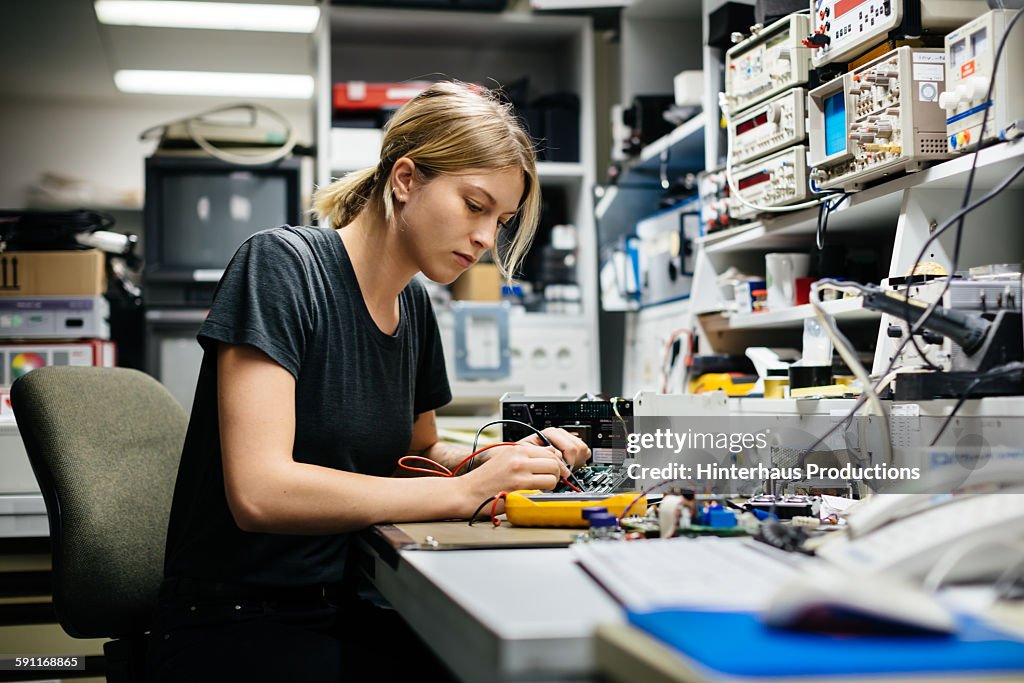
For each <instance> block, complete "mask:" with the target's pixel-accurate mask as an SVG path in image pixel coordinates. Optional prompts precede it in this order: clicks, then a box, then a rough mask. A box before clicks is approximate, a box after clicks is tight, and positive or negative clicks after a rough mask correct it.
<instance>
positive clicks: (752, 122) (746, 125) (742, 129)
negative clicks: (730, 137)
mask: <svg viewBox="0 0 1024 683" xmlns="http://www.w3.org/2000/svg"><path fill="white" fill-rule="evenodd" d="M766 123H768V112H766V111H763V112H761V113H760V114H758V115H757V116H755V117H754V118H752V119H747V120H746V121H744V122H743V123H740V124H737V125H736V135H743V134H744V133H746V132H747V131H750V130H754V129H755V128H757V127H758V126H763V125H764V124H766Z"/></svg>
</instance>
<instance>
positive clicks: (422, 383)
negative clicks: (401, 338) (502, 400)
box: [413, 281, 452, 415]
mask: <svg viewBox="0 0 1024 683" xmlns="http://www.w3.org/2000/svg"><path fill="white" fill-rule="evenodd" d="M413 287H414V297H413V299H414V301H415V302H416V306H417V308H418V309H419V311H418V313H419V316H418V317H419V318H420V319H421V320H423V324H422V329H421V335H420V353H419V367H418V368H417V372H416V395H415V398H414V401H413V412H414V413H415V414H416V415H420V414H422V413H425V412H428V411H430V410H435V409H437V408H440V407H441V406H444V405H447V404H448V403H450V402H451V400H452V390H451V386H450V385H449V384H448V370H447V368H446V367H445V362H444V347H443V346H442V345H441V331H440V330H439V329H438V326H437V317H436V316H435V315H434V307H433V306H432V305H431V303H430V297H429V296H428V295H427V292H426V290H425V289H424V288H423V285H421V284H420V283H418V282H415V281H414V282H413Z"/></svg>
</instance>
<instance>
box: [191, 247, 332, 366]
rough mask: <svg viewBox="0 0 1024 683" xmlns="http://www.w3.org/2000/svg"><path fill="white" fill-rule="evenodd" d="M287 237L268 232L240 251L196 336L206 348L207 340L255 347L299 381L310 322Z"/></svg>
mask: <svg viewBox="0 0 1024 683" xmlns="http://www.w3.org/2000/svg"><path fill="white" fill-rule="evenodd" d="M288 236H289V233H287V232H286V231H285V230H283V229H280V228H279V229H275V230H267V231H264V232H260V233H257V234H255V235H253V236H252V237H250V238H249V239H248V240H247V241H246V242H245V243H244V244H242V246H241V247H239V248H238V251H237V252H235V255H234V257H232V259H231V262H230V263H229V264H228V267H227V269H225V271H224V276H223V277H222V278H221V281H220V284H219V285H218V287H217V292H216V294H215V295H214V300H213V305H212V307H211V308H210V314H209V315H208V316H207V318H206V321H205V322H204V323H203V325H202V327H200V329H199V333H198V337H199V342H200V344H202V345H203V348H204V349H207V350H209V342H210V341H215V342H223V343H226V344H247V345H249V346H253V347H256V348H257V349H259V350H260V351H262V352H263V353H265V354H267V355H268V356H270V358H271V359H273V360H274V361H275V362H276V363H278V364H279V365H281V366H282V367H283V368H285V369H286V370H288V372H290V373H291V374H292V375H293V376H294V377H295V378H296V379H298V376H299V368H300V366H301V361H302V358H303V356H304V353H305V349H306V345H307V343H308V342H309V340H310V338H311V336H312V327H313V320H314V318H313V311H312V303H311V296H310V288H309V278H308V276H307V274H306V271H305V268H304V266H303V261H302V258H301V255H300V253H299V250H298V249H297V246H296V244H295V243H294V242H292V241H291V240H289V239H288Z"/></svg>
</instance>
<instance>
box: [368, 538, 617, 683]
mask: <svg viewBox="0 0 1024 683" xmlns="http://www.w3.org/2000/svg"><path fill="white" fill-rule="evenodd" d="M400 558H401V561H400V562H399V563H398V566H397V568H395V569H392V568H391V567H390V566H389V565H387V564H386V563H385V562H383V561H382V560H381V559H380V558H379V557H378V558H377V559H376V562H375V567H374V574H375V576H374V582H375V583H376V585H377V587H378V589H379V590H380V591H381V593H383V594H384V596H385V597H386V598H387V599H388V600H389V601H390V602H391V604H392V605H393V606H394V607H395V608H396V609H397V610H398V611H399V612H400V613H401V614H402V616H403V617H404V618H405V619H406V620H407V621H408V622H409V623H410V624H411V625H412V627H413V628H414V629H416V631H417V632H418V633H419V634H420V636H421V637H422V638H423V639H424V640H425V641H426V642H427V643H428V645H430V646H431V647H432V648H433V649H434V650H435V651H436V652H437V653H438V655H439V656H440V657H441V659H442V660H443V661H445V663H446V664H448V666H449V667H451V669H452V670H453V671H454V672H455V673H456V674H457V675H458V676H459V677H460V678H461V679H463V680H465V681H480V680H494V681H520V680H521V681H526V680H529V681H531V682H533V681H543V680H552V681H553V680H559V681H572V680H590V678H591V677H592V675H593V674H594V672H595V671H596V664H595V661H596V660H595V653H594V640H593V634H594V629H595V628H596V626H597V624H599V623H607V622H612V623H620V622H621V621H622V619H623V617H622V613H621V610H620V609H619V607H618V606H617V605H616V604H615V603H614V602H613V601H612V599H611V598H610V597H609V596H608V595H607V594H606V593H605V592H604V591H603V590H602V589H601V588H600V587H599V586H598V585H597V584H596V583H594V581H593V580H592V579H591V578H590V577H589V576H587V575H586V574H585V573H584V572H583V570H582V569H580V568H579V566H577V565H576V564H575V563H574V562H573V561H572V559H571V557H570V554H569V551H568V549H565V548H543V549H507V550H440V551H431V550H403V551H400Z"/></svg>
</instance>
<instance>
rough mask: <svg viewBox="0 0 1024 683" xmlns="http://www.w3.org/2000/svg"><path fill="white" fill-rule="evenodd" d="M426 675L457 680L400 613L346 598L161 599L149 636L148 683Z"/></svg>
mask: <svg viewBox="0 0 1024 683" xmlns="http://www.w3.org/2000/svg"><path fill="white" fill-rule="evenodd" d="M274 597H275V598H278V597H279V596H274ZM424 671H426V672H429V673H430V674H431V676H430V679H431V680H432V681H433V680H439V681H450V680H454V679H452V678H451V674H450V673H449V672H448V671H447V670H446V669H445V668H444V666H443V665H442V664H441V663H440V662H439V661H438V660H437V658H436V657H435V656H434V655H433V653H431V652H430V650H429V649H428V648H427V647H425V646H424V645H423V643H422V641H420V640H419V638H418V637H417V636H416V635H415V634H414V633H413V632H412V630H411V629H410V628H409V627H408V625H407V624H406V623H405V622H404V621H403V620H402V619H401V618H400V617H399V616H398V615H397V613H395V612H394V611H393V610H386V609H381V608H379V607H376V606H374V605H372V604H370V603H368V602H366V601H364V600H361V599H359V598H357V597H356V596H355V595H353V594H351V593H343V594H341V595H338V596H335V597H325V598H320V599H307V598H301V599H298V600H291V599H284V600H282V599H256V598H253V597H248V596H246V597H242V598H236V599H228V598H227V597H226V596H224V597H221V596H211V595H208V594H204V595H202V596H200V597H196V596H190V595H187V594H176V595H170V596H164V597H163V598H162V599H161V603H160V606H159V607H158V609H157V613H156V615H155V620H154V624H153V628H152V631H151V639H150V651H149V680H151V681H159V682H161V683H178V682H179V681H181V682H184V681H188V682H189V683H203V682H206V681H210V682H211V683H212V682H214V681H216V682H218V683H219V682H222V681H247V682H260V681H267V682H268V683H269V682H271V681H273V682H274V683H277V682H279V681H289V682H290V681H301V682H306V681H309V682H311V683H314V682H319V681H323V682H325V683H326V682H327V681H330V683H338V682H339V681H361V680H373V679H370V678H369V677H370V676H373V677H374V679H375V680H389V679H392V678H397V677H400V676H413V675H414V674H415V675H417V676H418V677H422V676H423V675H424ZM382 675H384V676H385V677H384V678H382V677H381V676H382Z"/></svg>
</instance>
